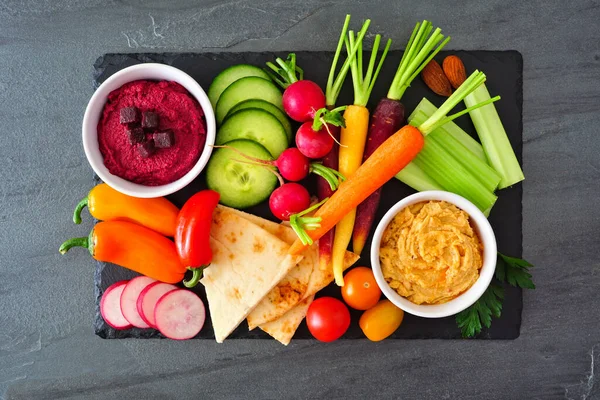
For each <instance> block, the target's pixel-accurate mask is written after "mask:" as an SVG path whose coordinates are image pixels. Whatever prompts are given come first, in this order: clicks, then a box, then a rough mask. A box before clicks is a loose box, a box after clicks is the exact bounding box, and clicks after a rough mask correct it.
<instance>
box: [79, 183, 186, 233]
mask: <svg viewBox="0 0 600 400" xmlns="http://www.w3.org/2000/svg"><path fill="white" fill-rule="evenodd" d="M85 206H87V207H88V209H89V210H90V214H92V216H93V217H94V218H96V219H99V220H101V221H130V222H135V223H136V224H139V225H142V226H145V227H147V228H150V229H152V230H154V231H156V232H158V233H160V234H162V235H165V236H170V237H173V236H174V235H175V224H176V219H177V214H178V213H179V209H178V208H177V207H176V206H175V205H174V204H173V203H171V202H170V201H169V200H167V199H165V198H164V197H157V198H154V199H141V198H137V197H132V196H128V195H126V194H123V193H121V192H118V191H116V190H115V189H113V188H111V187H110V186H108V185H107V184H106V183H101V184H99V185H97V186H96V187H94V188H93V189H92V190H90V192H89V193H88V195H87V196H86V197H85V198H84V199H83V200H81V201H80V202H79V204H77V207H75V211H74V212H73V222H75V223H76V224H80V223H81V210H83V208H84V207H85Z"/></svg>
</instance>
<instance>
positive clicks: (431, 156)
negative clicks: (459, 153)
mask: <svg viewBox="0 0 600 400" xmlns="http://www.w3.org/2000/svg"><path fill="white" fill-rule="evenodd" d="M426 139H428V138H426ZM412 162H413V163H415V165H416V166H418V167H419V168H421V169H422V170H423V171H425V172H426V174H427V175H429V176H430V177H431V178H433V179H434V180H435V181H436V182H438V183H439V184H440V186H442V187H443V188H444V190H447V191H449V192H452V193H456V194H459V195H461V196H463V197H464V198H466V199H468V200H470V201H471V202H472V203H473V204H475V205H476V206H477V208H479V209H480V210H481V211H485V210H489V209H491V208H492V206H493V205H494V203H495V202H496V199H497V197H496V195H494V193H493V192H492V191H490V190H488V189H487V188H486V187H485V186H484V185H483V184H482V183H481V182H479V180H477V179H475V178H474V177H473V175H472V174H471V173H470V172H469V171H468V170H467V169H466V168H465V167H464V166H463V165H462V164H461V163H460V162H458V161H457V160H456V159H455V158H454V157H453V156H452V155H450V154H448V153H447V152H446V151H445V150H444V148H443V147H442V146H440V144H439V143H437V142H436V141H435V140H425V143H424V145H423V149H422V150H421V152H420V153H419V154H418V155H417V157H415V159H414V160H413V161H412Z"/></svg>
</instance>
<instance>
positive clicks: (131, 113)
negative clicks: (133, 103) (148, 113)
mask: <svg viewBox="0 0 600 400" xmlns="http://www.w3.org/2000/svg"><path fill="white" fill-rule="evenodd" d="M119 115H120V118H119V122H120V123H122V124H137V123H138V122H140V110H138V109H137V108H135V107H123V108H121V111H120V112H119Z"/></svg>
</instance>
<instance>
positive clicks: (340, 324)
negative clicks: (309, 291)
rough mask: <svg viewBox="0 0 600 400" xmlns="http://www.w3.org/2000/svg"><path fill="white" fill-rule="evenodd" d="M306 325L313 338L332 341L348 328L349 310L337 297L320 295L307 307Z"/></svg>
mask: <svg viewBox="0 0 600 400" xmlns="http://www.w3.org/2000/svg"><path fill="white" fill-rule="evenodd" d="M306 325H308V330H309V331H310V333H312V335H313V336H314V337H315V339H318V340H320V341H321V342H333V341H334V340H336V339H339V338H340V336H342V335H343V334H344V333H346V331H347V330H348V327H349V326H350V311H348V307H346V305H345V304H344V303H342V302H341V301H340V300H338V299H335V298H333V297H321V298H319V299H317V300H315V301H313V302H312V303H311V304H310V307H308V312H307V313H306Z"/></svg>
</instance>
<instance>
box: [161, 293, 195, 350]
mask: <svg viewBox="0 0 600 400" xmlns="http://www.w3.org/2000/svg"><path fill="white" fill-rule="evenodd" d="M205 318H206V311H205V309H204V303H202V300H201V299H200V297H198V296H197V295H196V294H194V293H192V292H190V291H189V290H185V289H179V290H173V291H171V292H169V293H167V294H165V295H163V296H162V297H161V298H160V299H159V300H158V303H156V307H155V309H154V320H155V323H156V327H157V329H158V330H159V331H160V333H162V334H163V335H165V336H166V337H168V338H169V339H175V340H184V339H191V338H193V337H194V336H196V335H197V334H198V332H200V331H201V330H202V327H203V326H204V319H205Z"/></svg>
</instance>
